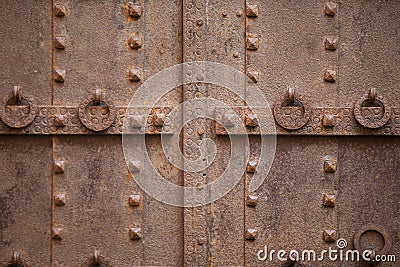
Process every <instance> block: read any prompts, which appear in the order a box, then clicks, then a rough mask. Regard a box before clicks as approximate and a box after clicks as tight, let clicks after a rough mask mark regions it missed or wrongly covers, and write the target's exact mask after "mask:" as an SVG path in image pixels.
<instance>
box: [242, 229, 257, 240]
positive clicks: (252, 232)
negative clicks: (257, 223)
mask: <svg viewBox="0 0 400 267" xmlns="http://www.w3.org/2000/svg"><path fill="white" fill-rule="evenodd" d="M244 236H245V238H246V240H255V239H256V238H257V230H256V229H247V230H246V232H245V234H244Z"/></svg>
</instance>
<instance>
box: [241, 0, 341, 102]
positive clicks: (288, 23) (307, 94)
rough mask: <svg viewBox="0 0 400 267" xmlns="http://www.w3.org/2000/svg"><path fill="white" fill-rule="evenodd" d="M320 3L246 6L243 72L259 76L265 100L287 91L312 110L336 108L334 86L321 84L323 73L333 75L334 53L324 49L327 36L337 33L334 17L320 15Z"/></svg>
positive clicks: (256, 1) (256, 2)
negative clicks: (245, 66)
mask: <svg viewBox="0 0 400 267" xmlns="http://www.w3.org/2000/svg"><path fill="white" fill-rule="evenodd" d="M325 2H327V1H324V0H313V1H273V0H271V1H259V0H252V1H247V2H246V4H247V14H246V15H247V20H246V36H247V44H246V47H247V49H248V52H247V62H246V65H247V70H248V72H251V71H253V72H257V73H258V75H256V76H258V86H259V87H260V88H261V89H262V90H263V92H264V93H265V95H266V96H267V97H268V98H269V101H271V102H275V101H277V100H279V99H280V98H281V96H283V95H284V93H285V92H286V90H287V88H288V87H289V86H290V87H293V88H294V89H295V90H296V91H298V92H299V93H301V94H302V95H303V97H304V98H305V99H306V100H308V102H310V104H311V105H312V106H322V107H334V106H337V105H338V98H337V96H338V83H337V82H335V81H327V80H326V79H324V77H325V71H332V72H337V71H338V57H339V56H338V51H332V50H329V49H326V47H325V41H326V40H325V39H326V38H327V37H337V36H338V34H339V26H338V18H337V16H327V15H326V14H325V12H324V5H325ZM252 9H253V10H252ZM253 76H254V75H253ZM316 92H318V93H317V94H316ZM269 104H270V105H272V104H274V103H269Z"/></svg>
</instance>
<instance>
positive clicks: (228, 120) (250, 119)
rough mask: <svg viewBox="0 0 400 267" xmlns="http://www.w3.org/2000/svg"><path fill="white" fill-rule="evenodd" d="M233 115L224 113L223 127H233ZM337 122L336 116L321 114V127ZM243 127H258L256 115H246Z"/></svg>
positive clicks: (327, 126)
mask: <svg viewBox="0 0 400 267" xmlns="http://www.w3.org/2000/svg"><path fill="white" fill-rule="evenodd" d="M234 122H235V115H234V114H231V113H225V114H224V115H223V117H222V124H223V126H225V127H233V126H235V123H234ZM336 122H337V119H336V115H333V114H328V113H327V114H323V116H322V126H323V127H325V128H331V127H334V126H335V124H336ZM244 125H245V126H246V127H250V128H251V127H256V126H258V125H259V124H258V120H257V115H256V114H246V115H245V118H244Z"/></svg>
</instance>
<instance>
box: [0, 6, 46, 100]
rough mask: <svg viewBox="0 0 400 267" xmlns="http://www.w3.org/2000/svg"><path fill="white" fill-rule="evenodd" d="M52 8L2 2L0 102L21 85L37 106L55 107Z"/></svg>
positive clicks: (0, 10)
mask: <svg viewBox="0 0 400 267" xmlns="http://www.w3.org/2000/svg"><path fill="white" fill-rule="evenodd" d="M51 8H52V6H51V1H40V2H38V1H34V0H29V1H2V3H1V5H0V12H1V14H2V16H1V18H0V36H1V38H0V62H1V71H0V92H1V101H3V99H4V98H5V97H6V95H8V94H9V93H11V92H12V90H13V87H14V86H21V87H22V90H23V91H24V92H25V93H26V94H27V95H29V96H31V97H33V99H34V101H35V103H36V104H39V105H49V104H52V88H51V83H50V79H51V38H52V34H51V25H52V16H51ZM2 105H3V103H2Z"/></svg>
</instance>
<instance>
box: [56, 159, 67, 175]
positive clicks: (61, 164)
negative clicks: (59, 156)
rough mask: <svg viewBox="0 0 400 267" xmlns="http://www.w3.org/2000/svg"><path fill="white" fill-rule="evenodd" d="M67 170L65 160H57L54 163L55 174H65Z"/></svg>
mask: <svg viewBox="0 0 400 267" xmlns="http://www.w3.org/2000/svg"><path fill="white" fill-rule="evenodd" d="M64 169H65V161H64V160H55V161H54V172H55V173H64Z"/></svg>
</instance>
